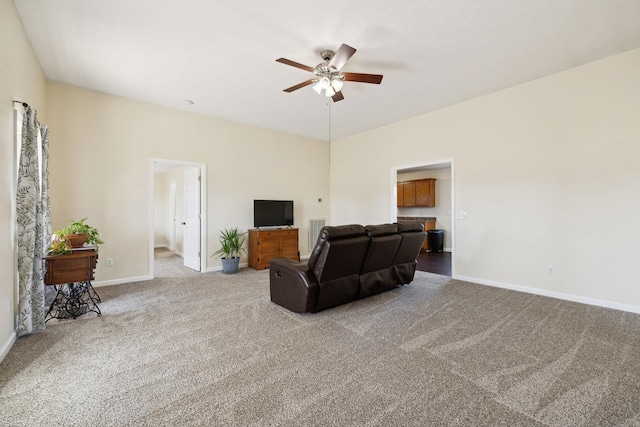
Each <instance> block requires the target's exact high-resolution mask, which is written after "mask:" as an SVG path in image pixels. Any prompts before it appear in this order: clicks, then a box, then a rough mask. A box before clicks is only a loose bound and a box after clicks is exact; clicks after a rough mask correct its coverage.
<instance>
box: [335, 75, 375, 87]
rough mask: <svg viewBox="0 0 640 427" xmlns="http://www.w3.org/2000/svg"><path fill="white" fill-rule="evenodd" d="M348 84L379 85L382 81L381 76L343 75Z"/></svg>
mask: <svg viewBox="0 0 640 427" xmlns="http://www.w3.org/2000/svg"><path fill="white" fill-rule="evenodd" d="M342 74H343V75H344V80H345V81H347V82H361V83H373V84H377V85H379V84H380V82H381V81H382V75H381V74H360V73H342Z"/></svg>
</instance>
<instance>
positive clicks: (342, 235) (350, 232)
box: [308, 224, 366, 270]
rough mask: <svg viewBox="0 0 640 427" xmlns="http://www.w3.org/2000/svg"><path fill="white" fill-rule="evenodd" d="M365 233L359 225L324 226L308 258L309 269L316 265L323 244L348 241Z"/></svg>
mask: <svg viewBox="0 0 640 427" xmlns="http://www.w3.org/2000/svg"><path fill="white" fill-rule="evenodd" d="M365 235H366V232H365V229H364V227H363V226H362V225H359V224H351V225H338V226H329V225H327V226H325V227H322V229H321V230H320V234H318V240H317V242H316V245H315V246H314V247H313V251H312V252H311V255H310V256H309V262H308V265H309V268H310V269H312V270H313V269H315V267H316V264H317V263H318V259H319V258H320V254H321V253H322V251H323V250H324V246H325V243H326V242H328V241H333V240H341V239H349V238H352V237H360V236H365Z"/></svg>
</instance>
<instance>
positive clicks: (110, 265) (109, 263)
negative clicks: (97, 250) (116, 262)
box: [107, 258, 113, 267]
mask: <svg viewBox="0 0 640 427" xmlns="http://www.w3.org/2000/svg"><path fill="white" fill-rule="evenodd" d="M107 267H113V258H107Z"/></svg>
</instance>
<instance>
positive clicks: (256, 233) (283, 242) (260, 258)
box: [249, 228, 300, 270]
mask: <svg viewBox="0 0 640 427" xmlns="http://www.w3.org/2000/svg"><path fill="white" fill-rule="evenodd" d="M271 258H290V259H292V260H295V261H300V251H299V250H298V229H297V228H270V229H264V230H260V229H254V230H249V267H253V268H255V269H256V270H263V269H265V268H267V267H269V261H271Z"/></svg>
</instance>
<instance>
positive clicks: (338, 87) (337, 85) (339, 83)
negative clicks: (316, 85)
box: [331, 78, 344, 92]
mask: <svg viewBox="0 0 640 427" xmlns="http://www.w3.org/2000/svg"><path fill="white" fill-rule="evenodd" d="M343 85H344V82H343V81H342V80H340V79H339V78H336V79H333V80H331V87H333V90H335V91H336V92H340V91H341V90H342V86H343Z"/></svg>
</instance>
